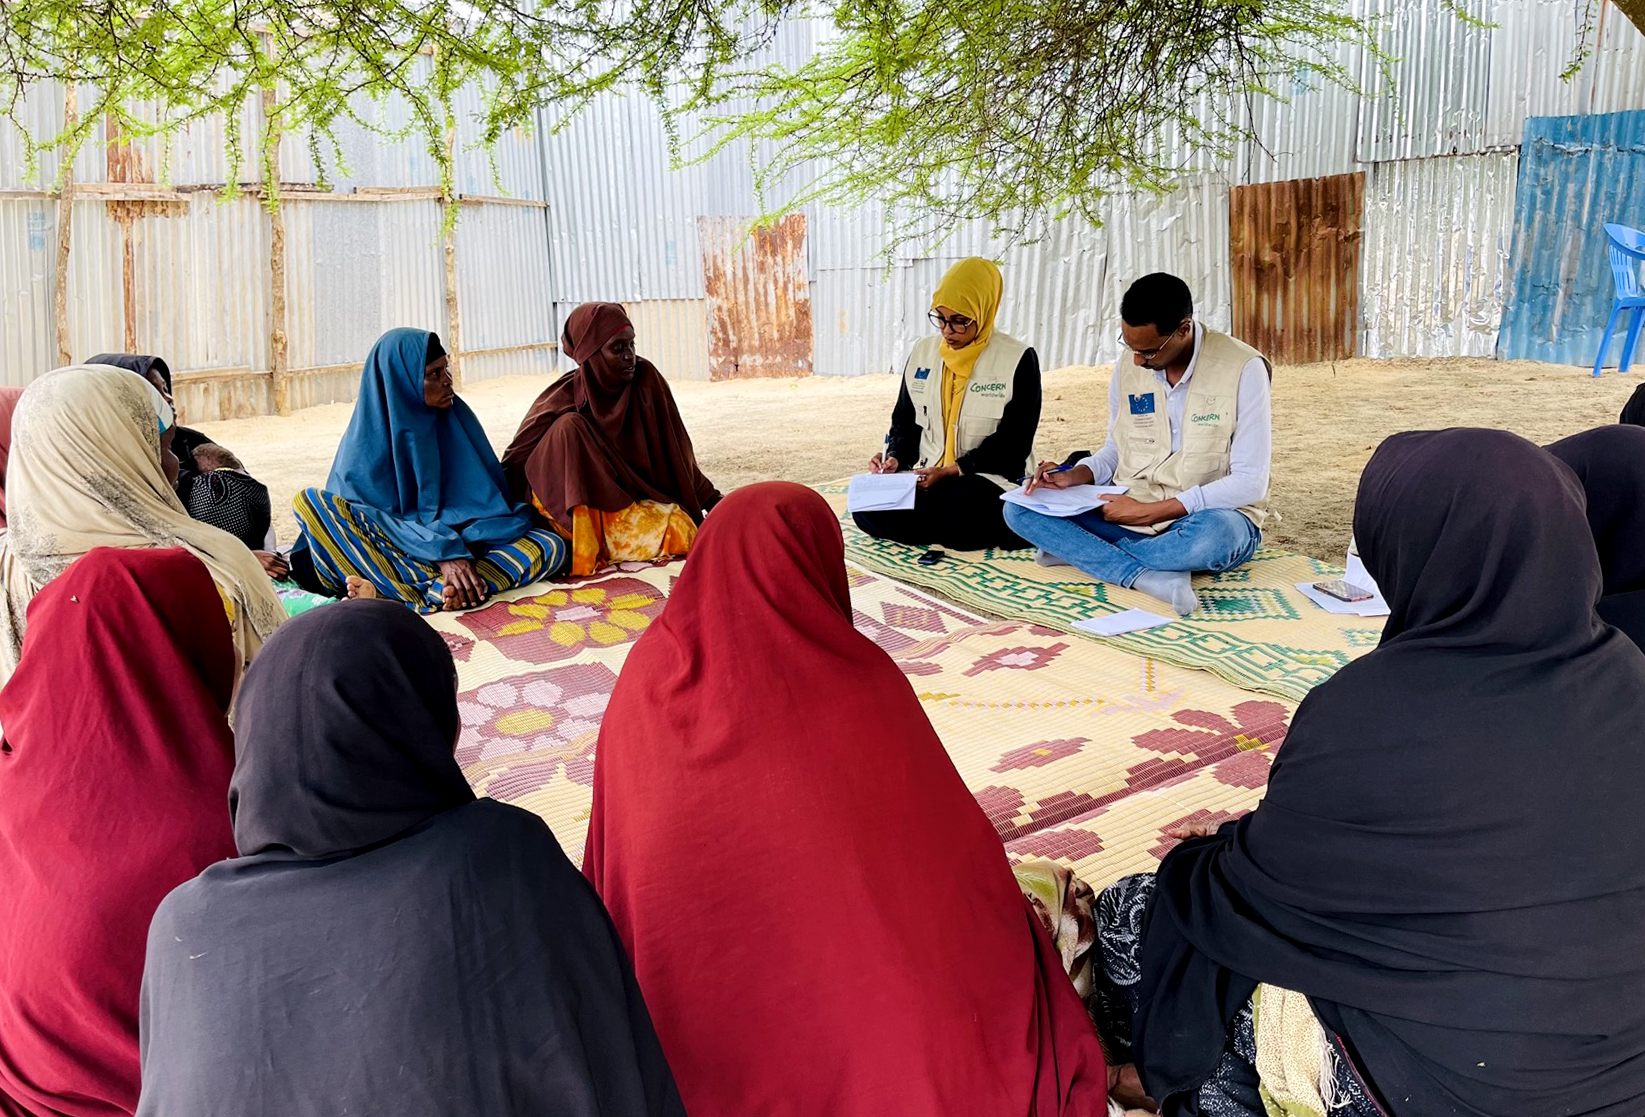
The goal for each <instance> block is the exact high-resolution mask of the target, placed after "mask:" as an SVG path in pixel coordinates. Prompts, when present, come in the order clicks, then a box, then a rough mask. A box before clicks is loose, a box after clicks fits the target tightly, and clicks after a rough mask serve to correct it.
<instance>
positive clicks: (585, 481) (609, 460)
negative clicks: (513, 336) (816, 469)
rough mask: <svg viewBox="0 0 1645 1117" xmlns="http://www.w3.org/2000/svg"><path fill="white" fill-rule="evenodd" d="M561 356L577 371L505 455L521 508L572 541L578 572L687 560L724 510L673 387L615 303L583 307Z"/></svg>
mask: <svg viewBox="0 0 1645 1117" xmlns="http://www.w3.org/2000/svg"><path fill="white" fill-rule="evenodd" d="M560 344H561V348H562V349H564V351H565V353H566V354H567V355H568V356H570V358H571V359H572V360H574V361H576V362H577V367H576V368H575V369H573V370H572V371H571V372H569V373H567V374H566V375H564V376H562V377H560V379H558V380H556V381H555V382H554V383H553V384H551V385H549V387H548V389H547V391H545V392H543V394H542V395H540V396H538V397H537V402H535V403H533V404H532V405H531V410H530V411H529V412H527V413H526V417H525V420H524V421H523V422H522V423H521V424H520V430H519V432H518V433H517V434H515V436H514V441H513V443H511V444H510V445H509V447H508V451H507V452H506V453H504V454H503V472H504V473H505V474H506V475H507V477H508V483H509V486H510V488H511V489H512V490H513V493H514V497H515V499H516V500H518V501H520V502H521V503H523V504H530V505H531V506H532V507H533V508H535V509H536V510H537V512H538V513H539V514H540V515H542V516H543V517H544V518H545V519H547V521H548V522H549V523H550V524H551V525H552V526H553V527H554V529H555V530H556V531H558V532H559V533H560V534H561V535H563V536H565V537H566V538H567V539H570V540H571V573H572V574H592V573H594V572H595V571H596V570H598V569H599V568H600V567H602V566H605V565H608V564H610V563H613V562H623V561H628V560H641V561H645V560H651V559H659V558H670V557H673V556H677V555H683V554H685V553H686V552H687V551H689V550H690V549H691V542H692V540H693V539H695V538H696V535H697V525H698V524H700V523H702V520H703V514H704V513H705V512H707V511H708V509H710V508H712V507H713V506H714V503H715V502H716V501H718V500H719V499H720V494H719V491H718V490H716V489H715V488H714V484H713V482H711V481H710V480H709V479H708V478H707V477H704V476H703V472H702V470H700V469H698V468H697V455H696V453H695V452H694V451H693V450H692V448H691V436H690V435H689V434H687V433H686V431H685V424H684V423H683V422H681V421H680V412H679V409H678V408H677V407H675V406H674V394H673V393H672V392H670V391H669V390H668V381H666V380H664V379H663V377H662V373H660V372H658V371H657V369H656V366H655V365H653V364H652V363H651V362H650V361H648V360H646V359H645V358H643V357H640V356H638V355H637V354H636V352H635V349H634V325H633V323H632V322H630V321H629V320H628V314H627V313H626V312H625V311H624V310H623V308H622V307H621V306H619V305H617V304H616V303H584V304H583V305H582V306H579V307H578V308H577V309H576V310H574V311H572V312H571V315H570V317H568V318H567V319H566V323H565V330H564V333H563V335H562V337H561V339H560Z"/></svg>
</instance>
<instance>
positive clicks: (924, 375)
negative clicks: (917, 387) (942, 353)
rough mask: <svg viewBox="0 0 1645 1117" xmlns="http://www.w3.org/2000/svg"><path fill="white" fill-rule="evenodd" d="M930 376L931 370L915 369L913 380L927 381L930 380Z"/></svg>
mask: <svg viewBox="0 0 1645 1117" xmlns="http://www.w3.org/2000/svg"><path fill="white" fill-rule="evenodd" d="M930 376H931V370H930V369H928V368H917V369H915V370H914V379H915V380H927V379H929V378H930Z"/></svg>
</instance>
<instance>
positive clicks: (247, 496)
mask: <svg viewBox="0 0 1645 1117" xmlns="http://www.w3.org/2000/svg"><path fill="white" fill-rule="evenodd" d="M85 363H86V364H88V365H113V366H114V367H115V368H123V369H125V370H126V371H128V372H135V373H136V374H137V375H138V376H141V377H142V378H143V379H144V380H147V381H148V382H149V383H150V384H153V385H154V386H155V388H157V389H159V391H160V394H161V395H163V396H165V397H166V402H167V403H169V404H171V405H172V407H173V408H174V409H175V408H176V406H177V402H176V400H174V399H173V398H172V394H171V366H169V365H167V364H166V362H165V360H164V359H163V358H160V357H150V356H147V355H143V354H137V353H99V354H97V356H95V357H93V358H91V359H90V360H88V361H86V362H85ZM172 429H173V430H174V431H176V432H177V434H176V437H175V438H174V439H173V440H172V444H171V449H172V453H174V454H176V455H177V463H178V470H177V499H178V500H180V501H182V502H183V508H184V509H185V510H186V511H187V512H188V514H189V515H190V516H192V517H193V518H194V519H196V520H199V521H200V522H201V523H204V524H210V525H211V526H212V527H215V528H221V529H222V530H223V531H226V532H228V533H229V534H230V535H232V536H234V537H235V538H236V539H238V540H240V542H242V543H244V544H245V545H246V549H247V550H249V551H251V552H252V553H253V554H255V555H256V556H257V558H258V559H259V560H261V562H262V564H263V569H264V570H266V571H267V572H268V575H269V577H271V578H284V577H286V575H287V574H288V573H290V571H289V569H288V567H287V565H286V561H285V560H284V559H282V558H281V557H280V556H279V555H277V554H275V553H274V552H273V551H269V550H266V549H265V548H266V546H267V541H268V534H269V527H270V525H271V524H272V522H273V521H272V514H271V511H270V506H269V499H268V488H267V486H265V485H264V484H263V483H262V482H261V481H258V480H257V479H256V478H254V477H252V476H251V474H249V473H247V472H246V471H245V467H244V466H242V465H241V464H240V462H239V459H237V458H235V456H234V455H233V454H231V453H229V451H228V450H226V449H224V448H223V447H222V446H219V445H218V444H217V443H215V442H213V441H212V440H211V437H210V436H209V435H206V434H202V433H201V432H200V431H197V430H194V429H192V428H190V427H184V426H176V427H173V428H172Z"/></svg>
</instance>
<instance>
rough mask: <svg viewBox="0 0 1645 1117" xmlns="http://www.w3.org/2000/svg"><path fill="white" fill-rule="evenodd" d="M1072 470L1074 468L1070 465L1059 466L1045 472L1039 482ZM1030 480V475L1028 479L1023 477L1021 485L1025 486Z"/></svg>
mask: <svg viewBox="0 0 1645 1117" xmlns="http://www.w3.org/2000/svg"><path fill="white" fill-rule="evenodd" d="M1073 468H1074V467H1073V466H1071V465H1059V466H1057V467H1056V468H1055V469H1048V470H1046V471H1045V475H1044V476H1043V477H1041V478H1040V480H1041V481H1043V480H1045V478H1046V477H1049V476H1051V475H1052V474H1053V473H1067V472H1068V471H1069V470H1070V469H1073ZM1031 479H1032V475H1030V476H1029V477H1024V478H1023V479H1022V483H1023V484H1027V483H1028V482H1029V481H1030V480H1031Z"/></svg>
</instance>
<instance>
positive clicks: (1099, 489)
mask: <svg viewBox="0 0 1645 1117" xmlns="http://www.w3.org/2000/svg"><path fill="white" fill-rule="evenodd" d="M1123 492H1125V486H1124V485H1072V486H1070V487H1069V488H1066V489H1053V488H1050V487H1046V488H1042V489H1035V490H1034V491H1033V492H1031V493H1026V492H1023V488H1022V486H1021V485H1018V486H1017V487H1016V488H1014V489H1012V490H1011V491H1010V492H1008V493H1001V494H1000V499H1001V500H1003V501H1005V502H1006V503H1007V504H1020V505H1021V506H1022V507H1024V508H1026V509H1028V510H1029V511H1030V512H1039V513H1041V514H1043V515H1046V516H1078V515H1079V514H1080V513H1081V512H1089V511H1091V509H1093V508H1095V507H1096V506H1097V505H1099V504H1101V503H1102V501H1103V498H1104V497H1109V496H1119V495H1120V494H1121V493H1123Z"/></svg>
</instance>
